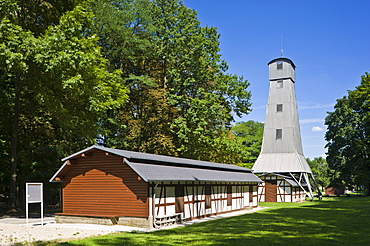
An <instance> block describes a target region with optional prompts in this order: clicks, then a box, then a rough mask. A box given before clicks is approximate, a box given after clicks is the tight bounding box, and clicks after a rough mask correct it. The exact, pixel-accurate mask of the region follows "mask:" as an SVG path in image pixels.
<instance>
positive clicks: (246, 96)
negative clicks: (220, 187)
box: [92, 0, 251, 163]
mask: <svg viewBox="0 0 370 246" xmlns="http://www.w3.org/2000/svg"><path fill="white" fill-rule="evenodd" d="M93 10H94V13H95V14H96V21H95V23H94V29H93V30H92V31H93V32H95V33H97V34H98V35H99V37H100V40H99V43H100V45H101V46H102V47H103V52H104V55H105V57H107V59H108V60H109V62H110V67H111V68H114V69H120V70H121V71H122V73H123V78H124V80H125V81H126V86H127V87H128V88H129V91H130V92H129V102H128V103H127V104H126V105H125V106H124V107H122V108H120V109H119V110H117V111H116V112H115V113H113V114H111V115H110V116H107V120H108V121H109V122H110V123H109V124H111V126H112V129H114V130H113V131H108V132H107V134H106V135H105V136H102V137H103V138H102V142H101V144H103V145H109V146H110V147H117V148H126V149H131V150H136V151H142V152H150V153H155V154H167V155H174V156H181V157H187V158H194V159H202V160H209V161H227V162H228V163H236V162H238V161H237V160H236V159H233V158H229V159H228V160H226V159H225V158H224V155H220V153H221V152H222V153H223V154H226V153H225V146H229V147H230V143H226V142H229V141H230V135H229V137H227V136H228V131H229V130H230V127H231V122H232V121H233V116H232V115H233V114H234V115H237V116H241V115H242V114H245V113H248V112H249V111H250V105H251V102H250V92H249V91H248V90H247V88H248V86H249V83H248V82H247V81H246V80H244V79H243V78H241V77H238V76H235V75H229V74H227V73H226V72H227V69H228V67H227V64H226V62H225V61H224V60H222V59H221V56H220V54H219V51H220V48H219V34H218V33H217V30H216V28H214V27H207V26H206V27H202V26H201V25H200V22H199V20H198V19H197V16H196V12H195V11H194V10H192V9H189V8H187V7H186V6H184V4H183V3H182V2H181V1H178V0H166V1H164V0H156V1H146V0H140V1H106V0H99V1H95V4H94V5H93ZM112 20H114V21H112ZM225 141H226V142H225ZM226 149H228V151H233V150H232V149H233V148H231V147H230V148H226ZM234 151H235V149H234ZM227 155H228V156H233V155H232V154H231V153H229V154H227ZM234 156H237V155H234Z"/></svg>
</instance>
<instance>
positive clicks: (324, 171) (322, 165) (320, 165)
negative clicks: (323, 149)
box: [306, 156, 331, 188]
mask: <svg viewBox="0 0 370 246" xmlns="http://www.w3.org/2000/svg"><path fill="white" fill-rule="evenodd" d="M306 160H307V163H308V165H309V166H310V168H311V171H312V174H313V176H314V177H315V180H316V182H317V184H318V185H319V186H321V187H322V188H325V187H328V186H329V184H330V176H331V170H330V168H329V166H328V163H327V161H326V159H324V158H323V157H321V156H320V157H315V158H314V159H313V160H310V158H307V159H306Z"/></svg>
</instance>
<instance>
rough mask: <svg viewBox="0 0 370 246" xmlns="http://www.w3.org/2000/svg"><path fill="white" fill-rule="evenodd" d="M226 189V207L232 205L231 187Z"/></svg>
mask: <svg viewBox="0 0 370 246" xmlns="http://www.w3.org/2000/svg"><path fill="white" fill-rule="evenodd" d="M226 187H227V206H231V205H232V204H233V187H232V186H226Z"/></svg>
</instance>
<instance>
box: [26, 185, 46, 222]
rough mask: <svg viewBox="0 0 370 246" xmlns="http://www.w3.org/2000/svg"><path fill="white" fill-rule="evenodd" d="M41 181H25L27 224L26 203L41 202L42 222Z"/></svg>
mask: <svg viewBox="0 0 370 246" xmlns="http://www.w3.org/2000/svg"><path fill="white" fill-rule="evenodd" d="M42 185H43V184H42V183H26V223H27V224H28V204H29V203H41V204H40V205H41V225H43V224H44V205H43V193H42V187H43V186H42Z"/></svg>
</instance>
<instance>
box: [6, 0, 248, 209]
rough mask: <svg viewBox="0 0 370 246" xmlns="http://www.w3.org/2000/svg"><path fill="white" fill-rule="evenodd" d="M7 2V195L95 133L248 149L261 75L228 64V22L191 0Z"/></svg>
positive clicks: (124, 141)
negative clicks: (208, 19)
mask: <svg viewBox="0 0 370 246" xmlns="http://www.w3.org/2000/svg"><path fill="white" fill-rule="evenodd" d="M0 7H1V9H0V18H1V20H0V21H1V22H0V123H1V124H0V161H1V163H5V165H0V169H1V170H0V171H1V172H0V181H1V182H0V184H1V185H0V194H10V196H9V198H10V201H11V205H12V206H14V205H15V203H16V191H17V186H18V187H21V186H22V185H23V183H24V182H27V181H36V180H37V181H40V179H41V180H43V181H44V182H47V181H48V179H49V178H50V176H51V175H52V174H53V173H54V172H55V171H56V169H57V168H58V167H59V166H60V165H61V163H60V159H61V157H63V156H65V155H69V154H72V153H74V152H75V151H77V150H79V149H81V148H85V147H87V146H89V145H91V144H101V145H105V146H109V147H113V148H122V149H127V150H134V151H140V152H147V153H154V154H165V155H171V156H180V157H185V158H193V159H199V160H208V161H215V162H223V163H239V162H242V161H243V160H244V159H245V149H243V148H244V147H243V146H242V145H241V143H240V141H239V140H238V139H237V137H235V135H234V134H233V133H232V132H231V123H232V122H233V121H234V117H236V116H241V115H242V114H247V113H249V112H250V106H251V101H250V98H251V93H250V91H248V87H249V83H248V81H246V80H245V79H244V78H242V77H239V76H237V75H231V74H228V73H227V70H228V66H227V63H226V61H224V60H222V58H221V55H220V53H219V51H220V48H219V37H220V34H219V33H218V32H217V29H216V28H214V27H208V26H205V27H203V26H201V24H200V22H199V20H198V19H197V13H196V11H194V10H192V9H189V8H187V7H186V6H185V5H184V4H183V3H182V2H181V1H178V0H121V1H114V0H113V1H108V0H92V1H82V0H81V1H69V0H68V1H55V0H47V1H36V0H31V1H26V2H25V1H20V0H3V1H1V4H0ZM43 171H44V172H43ZM45 171H46V172H45ZM7 184H10V186H8V185H7ZM9 187H10V188H9Z"/></svg>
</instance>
